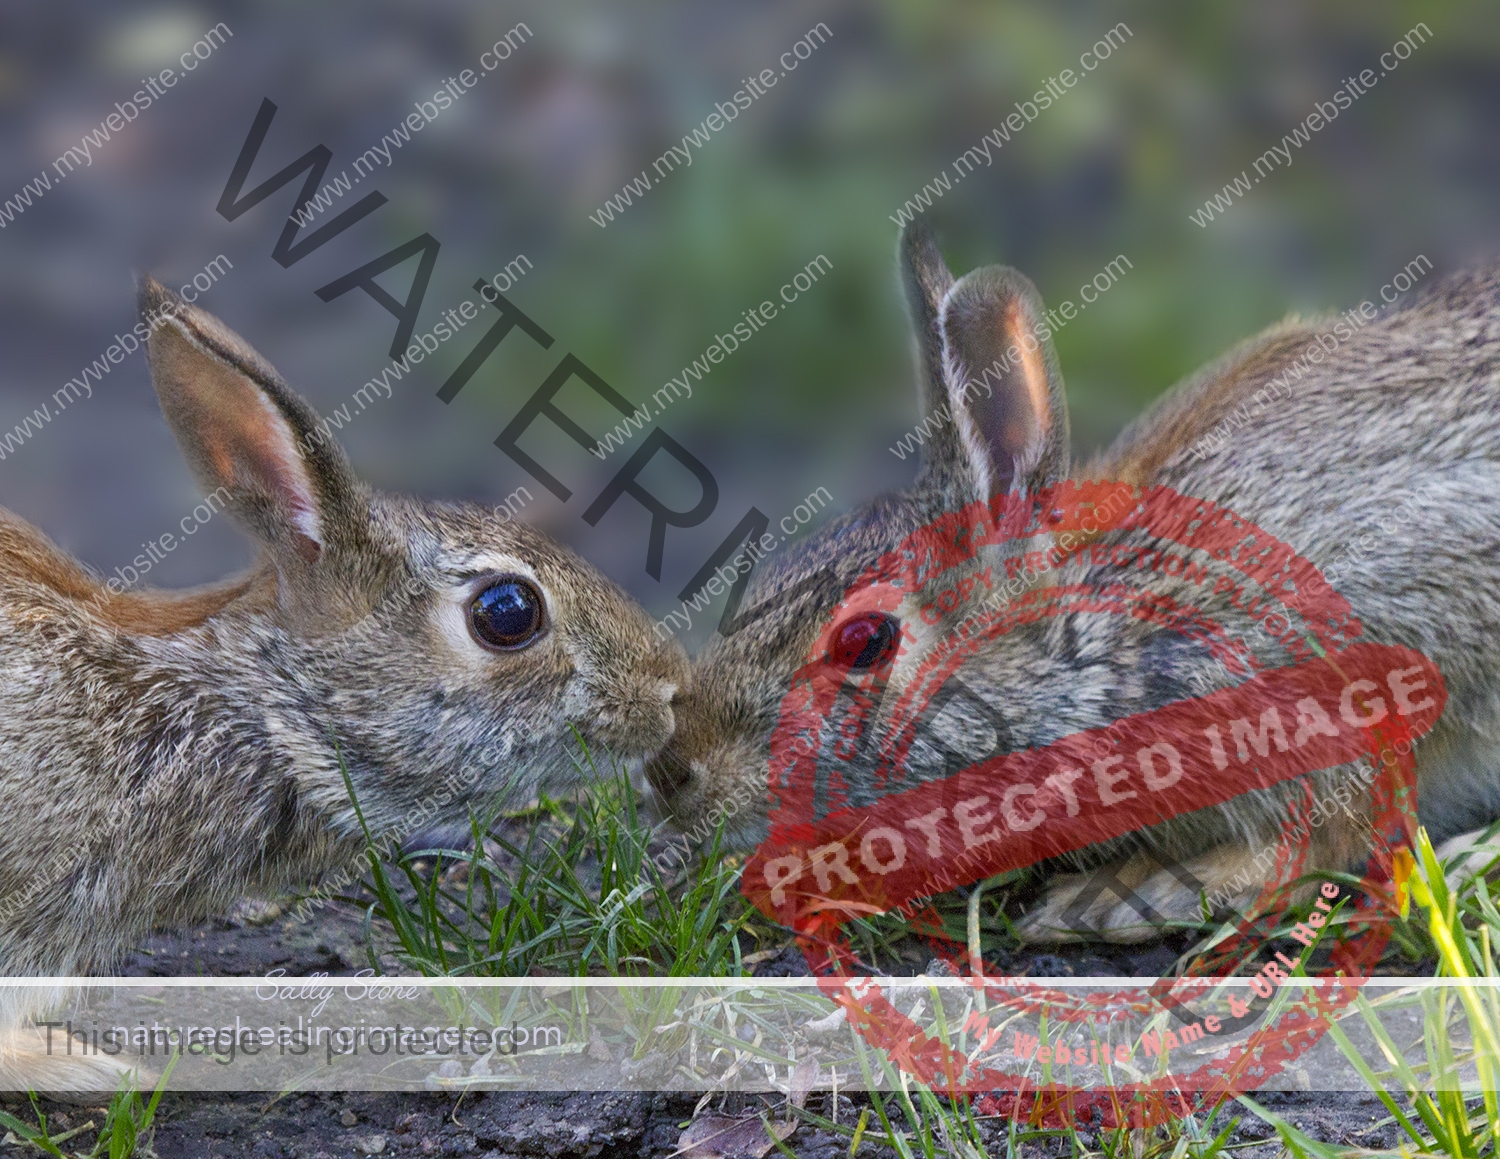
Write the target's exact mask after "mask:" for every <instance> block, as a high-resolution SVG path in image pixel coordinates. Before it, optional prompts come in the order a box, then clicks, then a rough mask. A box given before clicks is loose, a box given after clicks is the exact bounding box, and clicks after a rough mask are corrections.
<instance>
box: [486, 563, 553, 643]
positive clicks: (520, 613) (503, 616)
mask: <svg viewBox="0 0 1500 1159" xmlns="http://www.w3.org/2000/svg"><path fill="white" fill-rule="evenodd" d="M543 608H544V605H543V603H542V593H541V592H539V591H537V590H536V588H535V587H533V586H532V585H531V584H530V583H528V582H527V581H526V580H523V579H518V578H517V577H515V576H503V577H501V578H500V579H497V580H496V581H495V582H494V583H492V584H490V585H489V586H488V587H486V588H484V589H482V590H481V591H480V592H479V594H478V595H476V596H475V597H474V600H473V602H472V603H470V605H469V624H470V626H471V627H472V628H473V629H474V635H475V637H476V638H477V639H478V640H479V642H480V643H482V644H487V645H488V646H489V647H491V648H501V649H504V650H506V651H512V650H514V649H516V648H524V647H526V645H527V644H530V643H531V642H532V641H533V640H535V639H536V638H537V637H538V636H539V635H541V632H542V624H543V619H544V618H545V617H544V615H543Z"/></svg>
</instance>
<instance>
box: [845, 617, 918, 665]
mask: <svg viewBox="0 0 1500 1159" xmlns="http://www.w3.org/2000/svg"><path fill="white" fill-rule="evenodd" d="M900 642H901V625H900V624H899V623H898V622H897V621H896V619H895V618H894V617H892V616H887V615H884V614H882V613H880V612H867V613H865V614H863V615H859V616H852V617H850V618H849V619H847V620H845V621H844V622H843V623H842V624H840V625H839V626H838V627H837V628H836V629H834V633H833V643H832V644H831V645H830V646H829V648H828V658H829V659H830V660H831V661H833V663H834V664H836V665H837V666H838V667H840V668H854V669H860V668H874V667H875V666H877V665H879V664H883V663H885V662H886V661H887V660H889V659H890V658H891V657H892V656H893V655H895V652H896V645H897V644H899V643H900Z"/></svg>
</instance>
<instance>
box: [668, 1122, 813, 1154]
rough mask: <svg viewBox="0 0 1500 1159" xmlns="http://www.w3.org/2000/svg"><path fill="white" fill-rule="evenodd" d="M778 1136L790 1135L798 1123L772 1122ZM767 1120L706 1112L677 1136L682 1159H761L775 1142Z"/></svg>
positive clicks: (784, 1137)
mask: <svg viewBox="0 0 1500 1159" xmlns="http://www.w3.org/2000/svg"><path fill="white" fill-rule="evenodd" d="M769 1126H770V1129H771V1130H773V1131H775V1132H776V1138H777V1139H778V1140H784V1139H788V1138H790V1137H791V1134H792V1132H793V1131H795V1130H796V1129H797V1124H796V1123H771V1124H769ZM766 1127H767V1124H766V1122H765V1121H764V1120H762V1119H761V1118H760V1117H759V1116H757V1117H755V1118H753V1119H727V1118H724V1117H723V1116H722V1115H706V1116H704V1117H703V1118H701V1119H696V1120H694V1121H693V1123H692V1125H691V1126H689V1127H688V1129H687V1130H686V1131H684V1132H683V1133H682V1137H681V1138H680V1139H678V1140H677V1151H676V1153H675V1154H676V1155H677V1156H678V1157H679V1159H762V1156H764V1155H765V1154H766V1153H767V1152H768V1151H770V1150H771V1148H772V1147H774V1146H776V1143H775V1142H774V1141H773V1140H772V1139H771V1136H770V1135H768V1134H767V1133H766Z"/></svg>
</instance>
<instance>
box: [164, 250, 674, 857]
mask: <svg viewBox="0 0 1500 1159" xmlns="http://www.w3.org/2000/svg"><path fill="white" fill-rule="evenodd" d="M141 298H142V303H141V305H142V310H143V313H144V314H145V315H146V317H147V319H148V320H150V321H151V323H152V333H151V336H150V338H149V339H148V358H149V363H150V368H151V372H152V377H153V380H154V383H155V386H156V390H157V394H158V396H159V398H160V401H161V405H162V409H163V411H164V412H165V414H166V417H167V420H168V422H169V423H170V425H171V427H172V430H173V432H174V434H175V435H176V437H177V440H178V442H179V444H180V445H181V447H182V450H183V452H184V454H185V456H186V458H187V461H188V463H189V465H190V466H191V468H192V471H193V473H194V475H195V477H196V479H197V482H198V484H199V486H200V487H201V489H202V490H203V492H204V493H205V494H206V495H209V496H217V497H218V500H219V502H220V503H221V504H222V506H223V507H224V509H225V510H226V512H227V513H228V514H229V515H230V516H231V517H232V518H233V519H234V520H235V521H236V522H237V523H238V524H239V525H240V526H242V527H243V528H244V529H245V530H246V531H248V532H249V533H250V534H251V535H252V536H253V537H254V538H255V540H256V541H257V543H258V544H259V546H260V547H261V549H262V561H261V564H260V568H259V574H260V576H261V582H260V583H259V584H258V585H257V586H256V588H255V589H254V590H255V591H258V592H259V593H260V594H259V595H250V596H246V597H242V599H241V600H240V604H241V605H246V604H248V605H249V606H247V607H245V608H243V609H242V610H241V611H240V612H239V613H238V614H235V615H225V616H220V617H216V618H214V619H211V620H209V621H208V623H207V624H206V625H205V628H204V630H205V631H207V632H210V633H212V636H213V638H212V639H211V640H208V641H206V643H207V645H208V646H209V647H211V648H219V649H223V650H224V651H225V652H226V653H228V654H231V655H233V656H237V657H241V658H242V659H243V663H242V664H240V667H242V668H248V669H249V671H248V674H247V675H246V676H245V678H244V681H243V683H244V684H245V685H246V686H248V687H250V688H251V689H252V695H254V694H258V695H259V696H260V697H261V698H262V703H261V705H260V706H259V707H260V708H261V710H262V711H264V713H265V715H266V718H267V721H268V726H269V727H270V728H271V729H272V731H273V732H275V731H277V730H279V731H280V732H281V733H282V736H283V739H284V740H285V742H286V744H287V746H288V747H291V748H296V747H298V746H301V747H302V748H303V749H305V750H307V751H306V752H305V753H304V757H305V759H304V760H303V761H302V764H303V765H304V766H311V767H321V770H322V773H321V781H319V782H316V783H319V784H321V785H322V786H323V788H324V789H325V790H326V796H327V797H328V800H325V801H324V802H322V804H324V805H325V806H327V807H329V808H331V809H334V810H335V811H338V812H340V813H341V815H344V816H346V817H347V814H348V808H347V806H348V799H347V792H346V790H345V789H344V787H343V786H342V774H341V772H340V770H339V767H338V766H339V764H340V763H342V765H343V766H345V767H346V768H347V770H348V772H349V774H350V776H351V778H352V780H353V783H354V786H355V789H356V793H357V797H358V800H359V803H360V805H361V806H362V808H363V809H364V812H365V814H366V817H367V819H370V820H371V821H372V822H373V823H374V824H375V825H376V826H378V827H383V826H386V825H389V824H394V823H395V819H396V818H397V817H400V816H402V815H404V814H407V813H408V811H409V809H410V807H411V806H412V805H413V804H414V803H416V802H420V801H423V800H429V801H432V800H435V801H436V802H437V804H438V805H439V806H440V808H439V809H438V810H437V811H436V813H435V814H430V815H429V819H431V820H433V821H441V820H451V819H454V818H455V817H458V818H461V817H462V816H463V806H464V804H465V803H466V802H470V801H475V800H481V799H483V800H494V799H496V798H497V797H500V796H505V795H515V796H519V797H520V798H521V799H524V798H525V797H526V796H528V795H529V794H531V793H534V792H535V791H536V790H537V789H538V788H539V787H540V788H551V789H554V790H556V789H558V788H562V787H566V786H568V785H571V784H575V783H576V782H577V780H578V778H579V773H580V768H581V767H582V766H583V765H584V764H585V763H587V761H588V760H589V759H590V758H598V759H599V760H600V763H601V764H602V762H603V759H604V754H605V753H609V754H613V755H614V756H615V757H618V758H621V759H624V760H637V759H640V758H643V757H645V756H646V755H647V754H649V753H651V752H653V751H655V750H656V749H658V748H660V747H661V746H662V745H663V744H665V743H666V741H667V738H668V737H669V736H670V735H671V732H672V729H673V726H674V718H673V708H672V698H673V696H674V695H675V694H676V693H677V692H678V691H679V690H680V689H681V687H682V686H683V685H684V684H685V682H686V678H687V661H686V656H685V654H684V653H683V652H682V650H681V647H680V646H678V645H675V644H670V645H664V644H662V643H660V642H658V641H656V640H655V639H654V636H653V633H652V624H651V620H650V618H649V617H648V616H647V615H646V614H645V612H644V611H643V610H642V609H641V608H640V607H638V606H637V605H636V604H635V603H634V602H633V601H632V600H631V599H630V597H629V596H627V595H626V594H625V593H624V592H623V591H622V590H620V589H619V588H618V587H617V586H616V585H615V584H613V583H611V582H610V581H609V580H608V579H606V578H605V577H604V576H603V575H601V574H600V573H599V572H598V571H596V570H595V569H594V568H592V567H590V566H589V565H588V564H587V563H585V562H584V561H583V560H582V559H580V558H579V557H578V556H576V555H575V554H573V553H572V552H571V551H568V550H567V549H566V548H564V547H562V546H560V545H558V544H557V543H555V542H553V541H552V540H551V539H550V538H548V537H547V536H546V535H544V534H543V533H541V532H540V531H538V530H536V529H534V528H532V527H528V526H526V525H525V524H522V523H517V522H513V521H512V520H511V519H510V518H509V513H508V512H504V511H499V512H497V511H493V510H490V509H488V508H485V507H482V506H478V505H475V504H463V503H442V502H428V501H425V500H422V499H417V498H412V497H406V496H393V495H384V494H380V493H378V492H376V491H374V490H373V489H371V488H370V487H368V486H366V485H365V484H363V483H362V482H360V481H359V480H358V479H356V478H355V476H354V474H353V472H352V471H351V469H350V466H349V462H348V460H347V458H346V457H345V455H344V452H343V451H342V450H341V449H340V447H339V446H338V444H337V443H336V442H335V441H334V440H333V438H332V437H331V435H330V430H329V427H328V425H327V424H326V423H323V422H321V421H320V420H319V419H318V417H317V415H316V414H315V413H314V411H313V410H312V408H311V407H310V406H309V405H308V404H307V403H306V402H305V401H303V400H302V399H301V398H299V397H298V396H297V395H296V394H294V393H293V392H292V391H291V390H290V389H289V388H288V387H287V386H286V384H285V383H284V382H283V381H282V379H281V378H280V376H279V375H278V374H277V373H276V371H275V370H273V369H272V368H271V367H270V365H268V364H267V363H266V362H265V360H263V359H262V358H261V357H260V356H259V355H258V354H257V353H256V352H255V351H254V350H252V349H251V348H250V347H249V346H248V345H247V344H246V343H245V342H244V341H243V340H242V339H240V338H239V337H238V336H237V335H235V334H233V333H232V332H230V331H229V330H228V329H227V328H226V327H225V326H224V325H223V324H222V323H221V322H219V320H218V319H216V318H214V317H212V316H210V315H209V314H206V313H204V312H203V311H201V310H199V309H196V308H194V307H192V306H189V305H187V304H185V303H183V302H182V301H180V300H178V299H176V298H175V297H174V296H173V295H172V294H171V293H170V292H169V291H167V290H166V289H165V288H163V287H162V286H161V285H159V284H158V283H156V282H154V281H150V280H147V281H145V283H144V285H143V287H142V291H141ZM231 610H233V609H231ZM236 636H238V637H240V638H234V637H236ZM580 742H581V744H580ZM330 757H332V759H330ZM330 766H331V767H330ZM304 787H305V788H306V787H307V786H304ZM312 795H313V796H316V795H318V794H317V791H316V789H315V788H314V790H313V793H312Z"/></svg>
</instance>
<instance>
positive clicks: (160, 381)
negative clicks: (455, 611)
mask: <svg viewBox="0 0 1500 1159" xmlns="http://www.w3.org/2000/svg"><path fill="white" fill-rule="evenodd" d="M140 308H141V315H142V319H143V321H144V322H145V323H146V325H147V326H149V327H150V337H149V338H148V339H147V342H146V348H147V360H148V362H149V364H150V367H151V378H152V382H153V383H154V384H155V386H156V394H157V397H158V398H159V399H160V400H161V408H162V411H163V413H164V414H165V415H166V418H167V422H168V423H169V424H170V426H171V427H172V433H173V434H175V435H176V436H177V442H178V444H179V445H180V446H181V447H182V451H183V454H184V456H185V457H186V458H187V461H188V464H189V466H190V467H191V468H192V471H193V475H194V477H195V478H196V479H197V481H198V485H199V487H200V488H201V489H202V490H203V492H204V493H205V494H215V493H220V492H223V493H227V495H228V499H227V501H226V502H225V507H226V508H227V509H228V510H229V512H230V513H231V514H232V515H233V516H234V517H235V519H236V520H237V521H238V522H239V523H240V524H242V525H243V526H244V527H245V528H247V529H248V530H249V531H250V532H251V533H253V534H254V535H255V536H256V537H257V538H258V539H259V540H260V541H261V542H262V543H263V544H265V546H266V547H268V548H270V550H271V552H272V554H273V555H274V556H276V558H277V560H278V563H279V564H280V565H281V566H282V568H283V570H285V569H286V568H287V567H288V566H291V567H292V568H294V569H296V570H302V569H305V568H311V567H312V566H314V565H316V564H317V563H318V562H319V561H320V559H321V558H322V557H323V556H324V554H325V552H327V551H328V550H329V549H331V548H338V547H346V546H353V544H354V543H355V542H357V541H358V540H359V539H360V529H361V528H362V527H363V526H364V525H365V524H367V522H368V519H367V515H368V506H367V503H366V501H365V500H364V497H363V492H362V490H361V488H360V485H359V483H358V482H357V481H356V480H355V478H354V475H353V473H352V471H351V470H350V468H349V463H348V460H347V459H345V457H344V453H343V450H342V449H341V448H340V447H339V446H338V444H337V443H335V442H334V441H333V440H332V439H331V438H329V437H328V433H327V431H326V430H320V429H319V426H318V417H317V415H316V413H315V412H314V411H313V409H312V408H311V407H310V406H308V405H307V403H305V402H304V401H303V400H302V399H300V398H299V397H297V395H295V394H293V393H292V391H291V389H290V388H288V387H287V385H286V384H285V383H284V382H282V380H281V377H280V376H279V375H278V374H277V373H276V371H275V370H274V369H272V368H271V366H270V364H268V363H267V362H266V361H265V360H264V359H263V358H261V356H260V355H259V354H257V353H256V352H255V351H254V350H252V349H251V348H250V347H249V346H248V345H247V344H246V343H245V341H244V340H243V339H241V338H240V337H239V336H238V335H237V334H235V333H234V332H233V331H231V330H230V329H229V328H228V327H226V326H225V325H224V324H223V323H222V322H220V321H219V320H218V319H217V318H215V317H213V315H211V314H206V313H204V312H203V311H202V310H199V309H197V308H195V307H193V306H190V305H187V304H186V303H184V302H182V301H181V300H180V299H178V298H177V297H176V296H175V295H174V294H172V292H171V291H169V290H168V289H166V288H165V287H164V286H162V285H161V284H160V283H159V282H157V281H155V280H154V279H151V278H143V279H142V283H141V289H140ZM362 514H363V517H362Z"/></svg>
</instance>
